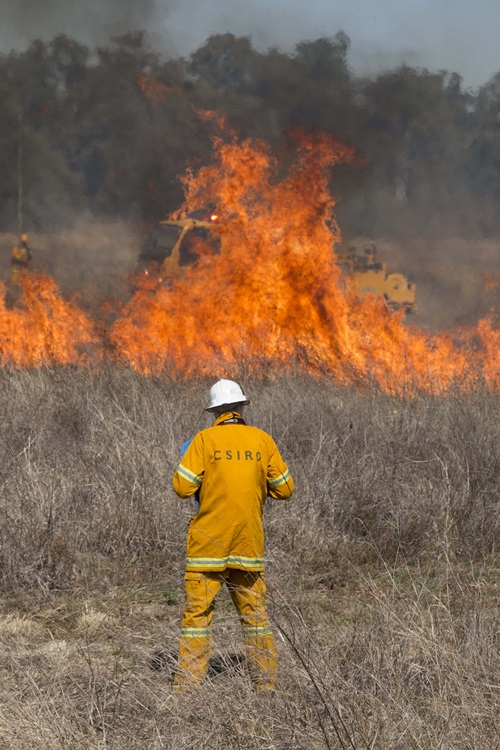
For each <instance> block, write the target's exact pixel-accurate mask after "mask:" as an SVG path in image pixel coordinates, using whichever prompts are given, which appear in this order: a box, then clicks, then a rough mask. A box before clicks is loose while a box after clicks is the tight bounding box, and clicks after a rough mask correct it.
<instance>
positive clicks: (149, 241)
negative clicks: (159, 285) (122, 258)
mask: <svg viewBox="0 0 500 750" xmlns="http://www.w3.org/2000/svg"><path fill="white" fill-rule="evenodd" d="M218 218H219V217H218V216H217V214H215V213H211V214H208V215H207V216H205V215H202V214H200V215H196V216H195V215H193V216H192V217H190V218H187V219H178V220H176V219H168V220H167V221H161V222H160V223H159V225H158V227H156V229H154V230H153V232H151V234H149V235H148V237H147V238H146V241H145V242H144V245H143V246H142V250H141V253H140V255H139V268H138V271H139V273H142V274H148V275H152V276H154V277H155V278H160V279H170V278H172V277H173V276H181V275H182V274H183V273H185V271H186V268H187V267H188V266H190V265H191V264H192V263H194V261H195V260H196V258H197V257H198V252H197V247H196V246H197V245H198V249H199V247H200V244H201V243H202V244H203V247H204V248H206V249H209V250H210V251H211V252H212V253H213V254H215V253H218V252H219V248H220V243H219V238H218V236H217V233H216V232H214V231H213V229H214V224H215V222H216V221H217V219H218Z"/></svg>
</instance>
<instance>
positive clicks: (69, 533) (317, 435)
mask: <svg viewBox="0 0 500 750" xmlns="http://www.w3.org/2000/svg"><path fill="white" fill-rule="evenodd" d="M0 381H1V388H0V394H1V395H0V416H1V424H2V431H1V440H0V452H1V462H0V466H1V474H0V479H1V487H2V491H1V494H0V517H1V525H0V577H1V599H0V614H1V616H0V668H1V688H0V748H2V749H3V748H9V749H11V748H13V749H15V750H21V749H23V750H24V749H25V748H26V749H27V748H30V750H31V749H32V748H34V747H36V748H37V749H38V748H40V749H41V750H45V749H47V750H49V748H50V750H53V749H54V748H69V749H71V750H74V749H75V750H80V748H81V749H82V750H83V749H84V748H85V750H87V749H90V748H92V749H93V750H94V749H95V750H97V749H98V748H99V749H101V748H120V750H136V749H137V748H148V750H153V749H156V748H158V749H159V748H175V749H176V750H177V749H179V750H183V749H184V748H186V749H187V748H192V747H197V748H200V750H203V749H206V750H216V749H217V748H224V749H225V750H227V748H241V749H242V750H253V749H254V748H255V750H267V749H269V750H270V749H271V748H272V750H288V749H290V750H291V749H292V748H307V749H308V750H309V749H311V750H315V749H316V748H341V749H347V748H350V750H368V748H372V749H376V748H378V749H379V750H413V749H415V750H417V748H418V750H437V749H440V750H492V749H494V748H497V747H499V744H498V743H499V732H498V724H497V713H498V695H499V688H500V684H499V683H500V680H499V674H500V660H499V651H498V631H499V627H498V626H499V615H498V612H499V609H498V593H499V584H500V576H499V567H498V538H499V526H500V508H499V503H498V476H499V475H500V456H499V452H498V438H499V430H498V424H499V416H500V415H499V411H500V409H499V404H498V399H497V398H496V397H493V396H492V395H491V394H487V393H477V394H474V395H468V396H464V395H460V394H455V395H452V396H450V397H447V398H445V397H440V398H430V397H418V398H415V399H397V398H391V397H388V396H385V395H383V394H380V393H377V392H375V391H365V392H355V391H352V390H348V389H339V388H337V387H336V386H335V385H333V384H331V383H328V382H326V381H324V382H319V381H313V380H310V379H307V378H304V377H301V376H296V377H289V378H283V379H281V380H278V381H270V382H268V383H257V382H252V381H248V380H245V381H244V385H245V388H246V390H248V391H249V393H250V396H251V398H252V402H253V403H252V406H251V407H249V410H248V417H249V419H250V420H251V421H252V422H253V423H255V424H258V425H259V426H261V427H263V428H264V429H266V430H268V431H269V432H271V433H272V434H273V435H274V437H275V438H276V439H277V441H278V444H279V445H280V447H281V449H282V451H283V454H284V455H285V457H286V458H287V459H288V461H289V463H290V465H291V468H292V471H293V474H294V476H295V479H296V482H297V487H298V488H297V493H296V496H295V497H294V500H293V501H292V503H291V504H289V505H280V504H269V505H268V507H267V509H266V527H267V539H268V558H269V564H268V572H267V577H268V583H269V589H270V611H271V614H272V618H273V621H274V623H275V629H276V633H277V635H278V645H279V650H280V657H281V658H280V681H279V687H278V690H277V692H276V694H275V695H274V696H272V697H264V696H259V695H256V694H255V693H254V692H252V689H251V686H250V684H249V682H248V679H247V676H246V674H245V671H244V668H243V667H242V665H241V663H240V659H239V658H238V656H239V654H240V638H239V632H238V626H237V622H236V617H235V615H234V614H233V613H232V611H231V606H230V602H229V600H228V598H227V597H225V598H224V597H223V598H222V599H221V601H220V603H219V607H218V611H217V613H216V622H215V639H214V661H213V668H212V672H211V678H210V680H209V682H208V683H207V684H206V685H205V686H204V687H203V688H202V689H201V690H200V691H199V692H198V693H196V694H194V695H192V696H190V697H189V698H185V697H181V696H177V695H175V694H173V693H172V692H171V690H170V685H169V681H170V676H171V670H172V655H173V654H175V649H176V645H177V637H178V627H179V622H180V617H181V612H182V574H183V563H184V543H185V533H186V524H187V521H188V519H189V517H190V512H191V508H190V505H189V503H187V504H184V503H182V502H181V501H179V500H178V499H177V498H176V497H175V495H174V494H173V491H172V490H171V488H170V479H171V475H172V472H173V469H174V467H175V465H176V463H177V460H178V456H179V453H178V446H179V445H180V444H181V443H182V442H183V441H184V440H186V439H187V438H188V437H189V436H190V435H192V434H193V433H194V432H195V431H196V430H198V429H200V428H201V427H203V426H206V425H207V417H206V415H204V414H203V412H202V410H201V406H202V405H203V403H204V399H205V397H206V389H207V383H206V382H174V381H172V380H169V379H168V378H165V379H158V380H148V379H144V378H141V377H139V376H137V375H135V374H134V373H132V372H130V371H127V370H119V371H113V370H109V371H102V372H100V373H96V372H89V371H84V370H79V369H73V368H68V369H57V370H48V369H45V370H44V369H40V370H35V371H9V370H3V371H1V372H0Z"/></svg>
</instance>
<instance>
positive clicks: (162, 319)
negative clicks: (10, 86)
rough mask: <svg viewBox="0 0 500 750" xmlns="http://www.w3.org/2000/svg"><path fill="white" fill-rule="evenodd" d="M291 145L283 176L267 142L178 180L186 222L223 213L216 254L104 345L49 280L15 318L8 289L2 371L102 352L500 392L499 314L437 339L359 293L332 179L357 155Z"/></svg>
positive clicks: (225, 154) (215, 370) (392, 385)
mask: <svg viewBox="0 0 500 750" xmlns="http://www.w3.org/2000/svg"><path fill="white" fill-rule="evenodd" d="M295 140H296V152H295V154H294V156H293V158H292V157H290V159H289V164H288V165H283V164H282V163H278V161H277V160H276V159H275V158H274V157H273V156H272V155H271V154H270V151H269V149H268V147H267V146H266V145H265V144H263V143H261V142H253V141H250V140H246V141H244V142H242V143H238V142H237V141H236V139H235V138H232V139H230V140H229V141H227V140H224V139H223V138H222V137H220V136H219V137H218V138H216V139H215V140H214V157H213V160H212V162H211V163H210V164H209V165H207V166H205V167H203V168H202V169H200V170H199V171H198V172H197V173H194V172H193V171H191V172H188V173H187V175H186V176H185V178H184V188H185V195H186V200H185V203H184V205H183V207H182V209H181V211H180V212H179V215H185V214H187V213H190V212H192V211H199V210H206V208H207V206H210V205H214V206H216V212H217V215H218V217H219V218H218V220H217V221H216V222H209V224H210V226H211V230H212V231H213V232H216V233H217V234H218V236H219V238H220V242H221V250H220V254H219V255H214V254H213V251H212V250H211V249H210V248H207V247H204V246H203V244H200V245H199V248H198V249H199V259H198V260H197V262H196V263H195V264H194V265H193V266H192V267H191V268H190V269H188V272H187V273H186V274H185V275H184V276H183V277H179V278H175V279H172V280H171V281H170V284H169V285H165V284H164V283H160V281H158V280H155V279H151V278H149V279H145V282H144V284H143V285H142V287H141V288H140V289H139V290H138V291H137V293H136V294H135V295H134V297H133V298H132V299H131V300H130V302H129V303H128V305H126V306H125V308H124V309H123V311H122V312H121V314H120V315H119V317H118V318H117V320H116V321H115V322H114V324H113V325H112V327H111V329H110V330H109V331H107V332H106V333H105V336H104V337H102V336H99V335H98V333H97V329H96V327H95V325H94V324H93V322H92V321H91V320H90V319H89V318H88V317H87V316H86V315H85V314H84V313H83V312H82V311H81V310H79V308H78V307H77V304H76V303H75V302H74V301H73V302H66V301H65V300H64V299H63V298H62V296H61V294H60V292H59V290H58V289H57V286H56V284H55V282H54V281H53V280H52V279H50V278H49V277H46V276H34V275H29V276H27V277H26V279H24V280H23V282H22V287H23V298H22V301H21V304H20V305H19V306H18V307H15V308H13V309H9V308H8V307H7V305H6V303H5V300H4V297H5V294H1V292H2V291H3V292H4V290H2V289H0V364H3V365H6V364H10V365H14V366H20V367H33V366H38V365H40V364H43V363H51V364H69V363H78V364H87V363H90V362H95V361H96V354H98V355H99V356H101V357H102V356H103V355H104V352H106V356H107V357H108V358H111V359H112V360H113V361H114V362H117V363H118V362H125V363H128V364H130V365H131V366H132V367H134V368H135V369H136V370H138V371H139V372H142V373H145V374H160V373H161V372H163V371H168V373H169V375H170V376H171V377H172V376H173V375H174V374H176V373H177V374H180V375H181V376H189V375H194V374H196V375H198V374H206V375H210V376H216V375H217V376H221V375H226V376H227V375H230V374H231V373H234V374H238V373H241V371H242V370H246V372H251V373H253V374H256V375H259V374H260V375H262V374H265V375H267V374H268V373H269V372H273V371H283V370H285V369H292V368H300V369H304V370H306V371H308V372H310V373H314V374H326V375H328V376H331V377H334V378H336V379H337V380H338V382H341V383H352V382H360V381H361V382H373V383H375V384H377V385H378V387H380V388H381V389H383V390H385V391H387V392H402V391H405V392H408V393H414V392H416V391H419V390H421V391H426V392H431V393H439V392H444V391H446V390H447V389H450V388H452V387H461V388H464V389H470V388H473V387H475V386H476V385H477V384H478V383H485V384H486V385H487V387H489V388H490V389H491V390H497V391H498V390H500V331H499V330H498V326H496V325H495V323H494V319H493V316H490V317H489V318H486V319H484V320H481V321H480V322H479V324H478V325H477V326H476V327H475V328H473V329H469V330H461V331H456V332H454V333H453V335H451V334H447V335H439V336H430V335H428V334H425V333H423V332H422V331H420V330H418V329H417V328H415V327H409V326H407V325H406V323H405V321H404V317H403V314H402V313H401V314H399V313H397V314H394V313H391V312H390V311H389V310H388V309H387V307H386V305H385V303H384V301H383V300H381V299H378V298H375V297H366V298H365V299H363V300H360V299H358V298H357V297H356V296H355V295H354V294H353V293H352V291H351V290H350V288H349V284H348V283H347V285H346V282H345V281H343V280H342V278H341V272H340V271H339V268H338V266H337V264H336V262H335V257H334V247H335V245H337V244H338V243H340V241H341V235H340V231H339V228H338V226H337V223H336V221H335V219H334V217H333V209H334V205H335V201H334V199H333V198H332V196H331V192H330V187H329V185H330V177H331V170H332V168H333V167H334V166H335V165H336V164H339V163H340V162H343V161H345V160H347V159H350V158H352V156H353V153H352V151H351V150H350V149H348V148H346V147H344V146H341V145H339V144H338V143H336V142H334V141H333V140H332V139H330V138H328V137H326V136H315V137H306V136H305V135H304V134H302V135H300V134H296V138H295ZM285 166H287V168H286V169H285ZM209 215H210V214H209ZM104 341H106V344H105V343H104Z"/></svg>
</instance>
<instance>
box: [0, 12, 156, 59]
mask: <svg viewBox="0 0 500 750" xmlns="http://www.w3.org/2000/svg"><path fill="white" fill-rule="evenodd" d="M1 5H2V24H1V28H0V48H1V49H2V51H3V52H8V51H10V50H11V49H18V48H24V47H26V46H28V45H29V44H30V43H31V42H32V41H33V40H34V39H42V40H43V41H49V40H50V39H52V38H53V37H54V36H56V35H57V34H66V35H67V36H69V37H71V38H73V39H77V40H78V41H79V42H82V43H83V44H88V45H91V46H95V45H100V44H105V43H106V42H107V41H109V39H110V38H112V37H115V36H121V35H122V34H126V33H127V32H130V31H136V30H137V29H146V28H149V29H152V28H154V27H155V26H156V25H157V24H158V23H159V22H160V21H161V18H162V17H164V15H165V12H166V10H167V8H168V5H167V3H166V2H165V0H163V2H161V3H160V2H159V0H141V2H140V3H138V2H137V0H104V1H100V0H86V1H85V2H75V0H2V3H1Z"/></svg>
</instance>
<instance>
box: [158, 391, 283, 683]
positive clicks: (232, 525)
mask: <svg viewBox="0 0 500 750" xmlns="http://www.w3.org/2000/svg"><path fill="white" fill-rule="evenodd" d="M249 403H250V402H249V401H248V399H247V398H246V396H245V394H244V393H243V391H242V389H241V387H240V386H239V385H238V384H237V383H235V382H233V381H232V380H219V381H218V382H217V383H215V385H213V386H212V388H211V389H210V396H209V404H208V406H207V407H206V411H208V412H210V413H211V414H213V416H214V418H215V421H214V424H213V426H212V427H209V428H208V429H206V430H202V431H201V432H199V433H198V434H197V435H196V436H195V437H194V438H193V440H192V442H191V443H190V445H189V447H188V448H187V451H186V453H185V454H184V456H183V458H182V459H181V463H180V464H179V466H178V467H177V470H176V472H175V474H174V478H173V485H174V489H175V492H176V493H177V495H179V497H181V498H189V497H192V496H193V495H195V493H198V496H199V507H198V511H197V513H196V515H195V516H194V517H193V518H192V519H191V522H190V525H189V531H188V537H187V562H186V575H185V595H186V602H185V610H184V617H183V620H182V626H181V638H180V647H179V659H178V670H177V673H176V676H175V678H174V689H176V690H178V691H180V692H183V691H189V690H191V689H192V688H196V687H198V686H199V685H200V684H201V683H202V682H203V680H204V679H205V677H206V675H207V672H208V666H209V659H210V651H211V627H212V615H213V611H214V605H215V598H216V596H217V594H218V593H219V591H220V589H221V588H222V586H223V585H226V586H227V588H228V590H229V593H230V596H231V599H232V601H233V604H234V605H235V607H236V609H237V611H238V614H239V617H240V621H241V625H242V627H243V642H244V646H245V655H246V661H247V665H248V668H249V673H250V677H251V678H252V681H253V683H254V685H255V687H256V688H257V689H258V690H261V691H263V692H266V691H270V690H273V689H274V687H275V682H276V671H277V651H276V644H275V641H274V636H273V633H272V629H271V625H270V623H269V619H268V616H267V611H266V584H265V580H264V531H263V527H262V513H263V510H264V503H265V501H266V498H267V497H268V496H270V497H272V498H274V499H276V500H288V499H289V498H290V497H291V495H292V493H293V490H294V484H293V479H292V477H291V475H290V472H289V470H288V467H287V465H286V463H285V462H284V461H283V459H282V457H281V455H280V452H279V450H278V448H277V446H276V443H275V442H274V440H273V439H272V437H271V436H270V435H268V434H267V433H266V432H264V431H263V430H260V429H258V428H257V427H251V426H249V425H247V424H246V422H245V421H244V419H243V411H244V406H246V405H247V404H249Z"/></svg>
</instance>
